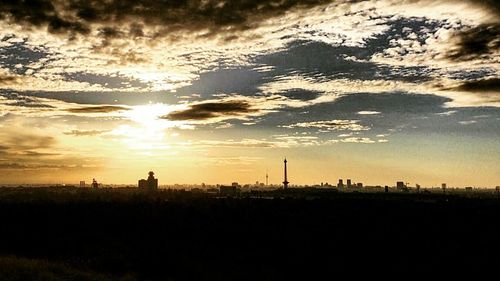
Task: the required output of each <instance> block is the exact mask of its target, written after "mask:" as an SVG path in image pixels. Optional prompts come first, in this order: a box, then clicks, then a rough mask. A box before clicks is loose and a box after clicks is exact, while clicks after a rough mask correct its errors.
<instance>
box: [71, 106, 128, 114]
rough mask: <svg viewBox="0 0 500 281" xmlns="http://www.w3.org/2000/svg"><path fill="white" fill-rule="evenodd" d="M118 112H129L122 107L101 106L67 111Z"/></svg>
mask: <svg viewBox="0 0 500 281" xmlns="http://www.w3.org/2000/svg"><path fill="white" fill-rule="evenodd" d="M120 110H129V108H127V107H123V106H114V105H103V106H87V107H78V108H70V109H68V110H67V111H69V112H71V113H109V112H114V111H120Z"/></svg>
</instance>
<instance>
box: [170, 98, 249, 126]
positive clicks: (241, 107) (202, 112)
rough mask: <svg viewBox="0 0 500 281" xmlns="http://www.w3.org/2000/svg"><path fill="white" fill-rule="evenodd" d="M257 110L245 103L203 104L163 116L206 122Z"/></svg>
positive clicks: (176, 119)
mask: <svg viewBox="0 0 500 281" xmlns="http://www.w3.org/2000/svg"><path fill="white" fill-rule="evenodd" d="M256 111H257V109H254V108H252V106H251V105H250V104H249V103H248V102H246V101H237V100H235V101H223V102H204V103H198V104H193V105H191V106H190V108H188V109H186V110H180V111H174V112H171V113H170V114H168V115H166V116H163V117H162V118H164V119H169V120H174V121H179V120H206V119H211V118H216V117H223V116H239V115H243V114H246V113H252V112H256Z"/></svg>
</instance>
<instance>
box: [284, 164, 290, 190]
mask: <svg viewBox="0 0 500 281" xmlns="http://www.w3.org/2000/svg"><path fill="white" fill-rule="evenodd" d="M286 162H287V161H286V158H285V160H284V161H283V163H285V179H284V180H283V188H284V189H287V188H288V184H289V182H288V179H287V175H286Z"/></svg>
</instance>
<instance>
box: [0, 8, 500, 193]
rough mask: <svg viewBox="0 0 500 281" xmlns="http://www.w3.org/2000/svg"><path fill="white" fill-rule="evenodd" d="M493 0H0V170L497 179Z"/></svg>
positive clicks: (497, 29)
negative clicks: (285, 165)
mask: <svg viewBox="0 0 500 281" xmlns="http://www.w3.org/2000/svg"><path fill="white" fill-rule="evenodd" d="M499 71H500V5H499V3H498V1H495V0H491V1H474V0H469V1H459V0H447V1H445V0H442V1H425V0H406V1H395V0H380V1H355V0H352V1H346V0H341V1H333V0H231V1H229V0H179V1H178V0H176V1H174V0H164V1H154V0H138V1H136V0H134V1H132V0H106V1H96V0H24V1H21V0H12V1H11V0H4V1H0V184H28V183H57V184H60V183H77V182H78V181H80V180H84V181H87V182H90V181H91V180H92V178H96V179H97V180H98V181H99V182H102V183H104V184H134V183H137V180H138V179H140V178H145V177H147V172H148V171H150V170H152V171H154V172H155V175H156V176H157V177H158V178H159V183H160V185H161V184H174V183H186V184H200V183H207V184H216V183H221V184H227V183H230V182H233V181H236V182H239V183H255V182H256V181H259V182H265V175H266V173H268V174H269V183H270V184H271V183H272V184H279V183H280V182H282V181H283V178H282V173H283V171H282V170H283V162H282V161H283V158H284V157H287V159H288V169H289V170H288V176H289V178H288V180H289V181H290V183H291V184H292V185H293V184H318V183H320V182H329V183H331V184H335V183H336V182H337V181H338V179H339V178H343V179H344V180H345V179H347V178H350V179H352V180H353V182H362V183H364V184H365V185H395V182H396V181H404V182H408V183H410V185H412V186H414V185H415V184H416V183H418V184H420V185H422V186H429V187H431V186H440V184H441V183H447V184H448V186H458V187H464V186H477V187H495V186H498V185H500V164H499V163H500V72H499Z"/></svg>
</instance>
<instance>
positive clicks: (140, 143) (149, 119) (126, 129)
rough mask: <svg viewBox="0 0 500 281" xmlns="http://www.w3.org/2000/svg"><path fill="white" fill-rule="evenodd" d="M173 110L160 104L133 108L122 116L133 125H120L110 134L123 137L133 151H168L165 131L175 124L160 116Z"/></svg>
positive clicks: (172, 107)
mask: <svg viewBox="0 0 500 281" xmlns="http://www.w3.org/2000/svg"><path fill="white" fill-rule="evenodd" d="M173 109H174V106H172V105H167V104H162V103H157V104H148V105H139V106H134V107H133V108H132V109H131V110H129V111H127V112H124V113H123V116H124V117H126V118H128V119H129V120H131V121H133V122H134V124H132V125H130V124H124V125H120V126H119V127H117V128H116V129H115V130H113V131H112V132H111V134H112V135H115V136H120V137H123V142H124V143H126V144H127V145H128V146H129V147H130V148H133V149H138V150H146V151H147V150H164V149H168V148H169V145H168V143H167V140H166V137H167V135H169V134H167V130H168V129H170V128H173V127H175V126H176V125H177V124H176V123H175V122H172V121H168V120H165V119H162V118H161V116H164V115H166V114H168V113H169V112H171V111H172V110H173Z"/></svg>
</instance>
